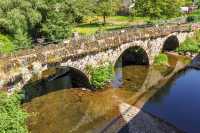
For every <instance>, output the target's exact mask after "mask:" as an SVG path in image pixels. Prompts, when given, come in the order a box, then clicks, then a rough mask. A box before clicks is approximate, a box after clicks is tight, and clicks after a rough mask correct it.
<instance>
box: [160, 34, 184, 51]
mask: <svg viewBox="0 0 200 133" xmlns="http://www.w3.org/2000/svg"><path fill="white" fill-rule="evenodd" d="M179 44H180V43H179V40H178V38H177V36H176V35H172V36H170V37H168V38H167V39H166V40H165V42H164V45H163V49H162V51H174V50H176V48H178V47H179Z"/></svg>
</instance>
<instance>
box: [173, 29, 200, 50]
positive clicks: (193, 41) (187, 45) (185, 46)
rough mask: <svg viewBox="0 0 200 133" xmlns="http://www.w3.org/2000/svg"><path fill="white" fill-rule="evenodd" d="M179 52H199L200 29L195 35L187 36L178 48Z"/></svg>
mask: <svg viewBox="0 0 200 133" xmlns="http://www.w3.org/2000/svg"><path fill="white" fill-rule="evenodd" d="M176 51H177V52H179V53H186V52H190V53H199V52H200V31H196V32H195V34H194V36H193V37H191V38H187V39H186V40H185V41H184V42H183V43H182V44H181V45H180V47H179V48H177V49H176Z"/></svg>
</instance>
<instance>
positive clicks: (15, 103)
mask: <svg viewBox="0 0 200 133" xmlns="http://www.w3.org/2000/svg"><path fill="white" fill-rule="evenodd" d="M27 117H28V114H27V113H26V112H25V111H24V110H23V109H22V107H21V97H20V95H19V94H13V95H11V96H8V95H7V94H6V93H4V92H0V132H1V133H28V128H27V126H26V120H27Z"/></svg>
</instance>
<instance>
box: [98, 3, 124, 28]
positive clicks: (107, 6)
mask: <svg viewBox="0 0 200 133" xmlns="http://www.w3.org/2000/svg"><path fill="white" fill-rule="evenodd" d="M96 7H97V9H96V13H97V15H99V16H103V19H104V24H106V17H107V16H111V15H115V13H116V12H117V11H118V10H119V7H120V0H99V1H97V4H96Z"/></svg>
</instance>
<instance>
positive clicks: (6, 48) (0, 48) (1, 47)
mask: <svg viewBox="0 0 200 133" xmlns="http://www.w3.org/2000/svg"><path fill="white" fill-rule="evenodd" d="M14 49H15V46H14V45H13V44H12V42H11V41H10V39H9V38H8V37H6V36H4V35H1V34H0V54H5V53H10V52H12V51H14Z"/></svg>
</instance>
